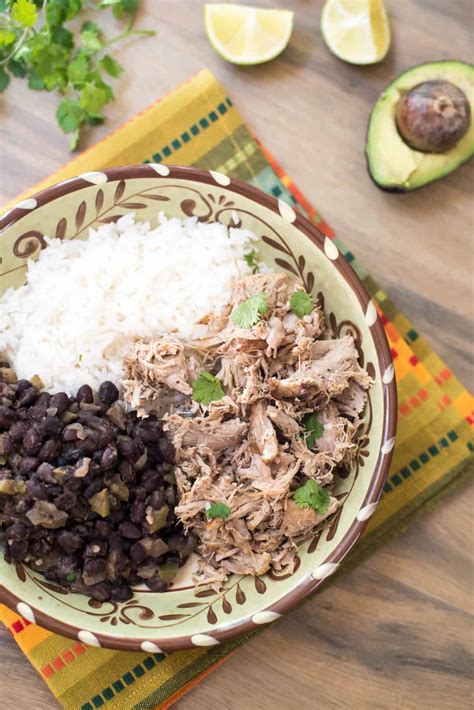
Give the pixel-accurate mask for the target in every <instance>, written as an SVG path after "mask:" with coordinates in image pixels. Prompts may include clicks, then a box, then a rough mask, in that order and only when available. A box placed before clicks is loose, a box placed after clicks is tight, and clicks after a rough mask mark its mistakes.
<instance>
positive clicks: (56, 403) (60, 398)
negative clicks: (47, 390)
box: [49, 392, 69, 414]
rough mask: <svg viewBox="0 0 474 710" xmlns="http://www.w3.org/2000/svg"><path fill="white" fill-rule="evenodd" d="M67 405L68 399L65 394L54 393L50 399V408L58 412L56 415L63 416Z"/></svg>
mask: <svg viewBox="0 0 474 710" xmlns="http://www.w3.org/2000/svg"><path fill="white" fill-rule="evenodd" d="M68 405H69V397H68V396H67V394H66V393H65V392H56V394H53V396H52V397H51V401H50V403H49V406H50V407H55V408H56V409H57V410H58V414H64V412H65V411H66V409H67V408H68Z"/></svg>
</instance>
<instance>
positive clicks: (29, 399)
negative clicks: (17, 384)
mask: <svg viewBox="0 0 474 710" xmlns="http://www.w3.org/2000/svg"><path fill="white" fill-rule="evenodd" d="M38 395H39V392H38V390H37V389H36V387H33V386H32V385H30V387H27V388H26V389H24V390H23V392H22V393H21V395H20V397H19V398H18V406H19V407H31V405H32V404H34V403H35V402H36V400H37V399H38Z"/></svg>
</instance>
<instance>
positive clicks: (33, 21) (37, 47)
mask: <svg viewBox="0 0 474 710" xmlns="http://www.w3.org/2000/svg"><path fill="white" fill-rule="evenodd" d="M138 5H139V0H0V92H2V91H5V90H6V89H7V87H8V85H9V84H10V81H11V78H12V77H18V78H25V79H26V80H27V82H28V86H29V88H30V89H32V90H34V91H58V92H59V94H60V95H61V96H62V100H61V102H60V103H59V105H58V107H57V111H56V119H57V122H58V124H59V126H60V127H61V129H62V130H63V131H64V133H68V134H70V135H71V141H70V148H71V150H74V149H75V148H76V146H77V144H78V141H79V137H80V133H81V130H82V129H83V128H84V126H86V125H96V124H98V123H102V122H103V121H104V114H103V109H104V107H105V106H106V104H108V103H110V102H111V101H113V99H114V92H113V89H112V87H111V86H110V84H109V83H108V80H109V77H112V78H114V79H115V78H118V77H119V76H120V74H121V73H122V72H123V67H122V66H121V65H120V64H119V62H117V60H116V59H114V58H113V57H111V56H110V54H109V53H108V52H109V48H110V47H111V46H112V45H113V44H115V43H116V42H118V41H119V40H122V39H125V38H127V37H131V36H133V35H150V34H154V32H153V31H148V30H136V29H134V27H133V25H134V21H135V13H136V10H137V8H138ZM107 8H109V9H111V10H112V12H113V14H114V16H115V17H116V18H118V19H123V18H127V19H128V22H127V26H126V28H125V30H124V31H123V32H122V33H121V34H119V35H118V36H116V37H114V38H113V39H110V40H107V39H106V38H105V36H104V34H103V32H102V30H101V28H100V27H99V25H98V24H96V23H95V22H93V21H91V20H88V21H86V22H83V23H82V25H80V26H79V29H78V30H76V29H75V27H74V26H73V27H71V29H69V28H68V26H67V25H68V23H69V22H70V21H71V20H74V19H75V18H77V17H78V15H80V14H81V12H82V11H83V10H85V9H95V10H96V11H103V10H106V9H107Z"/></svg>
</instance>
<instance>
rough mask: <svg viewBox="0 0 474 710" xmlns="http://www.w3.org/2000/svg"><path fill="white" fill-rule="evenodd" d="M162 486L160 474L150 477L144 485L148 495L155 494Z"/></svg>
mask: <svg viewBox="0 0 474 710" xmlns="http://www.w3.org/2000/svg"><path fill="white" fill-rule="evenodd" d="M160 484H161V476H160V474H159V473H155V474H154V475H153V476H149V477H148V478H147V480H146V481H145V483H144V484H143V485H144V487H145V490H146V492H147V493H153V491H156V489H157V488H159V486H160Z"/></svg>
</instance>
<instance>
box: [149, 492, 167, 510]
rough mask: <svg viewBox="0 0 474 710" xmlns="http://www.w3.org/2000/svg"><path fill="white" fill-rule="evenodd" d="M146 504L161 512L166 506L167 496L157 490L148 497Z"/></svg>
mask: <svg viewBox="0 0 474 710" xmlns="http://www.w3.org/2000/svg"><path fill="white" fill-rule="evenodd" d="M146 502H147V505H151V507H152V508H154V509H155V510H159V509H160V508H162V507H163V506H164V505H165V502H166V501H165V494H164V492H163V491H162V490H155V491H153V493H152V494H151V495H150V496H148V498H147V500H146Z"/></svg>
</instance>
